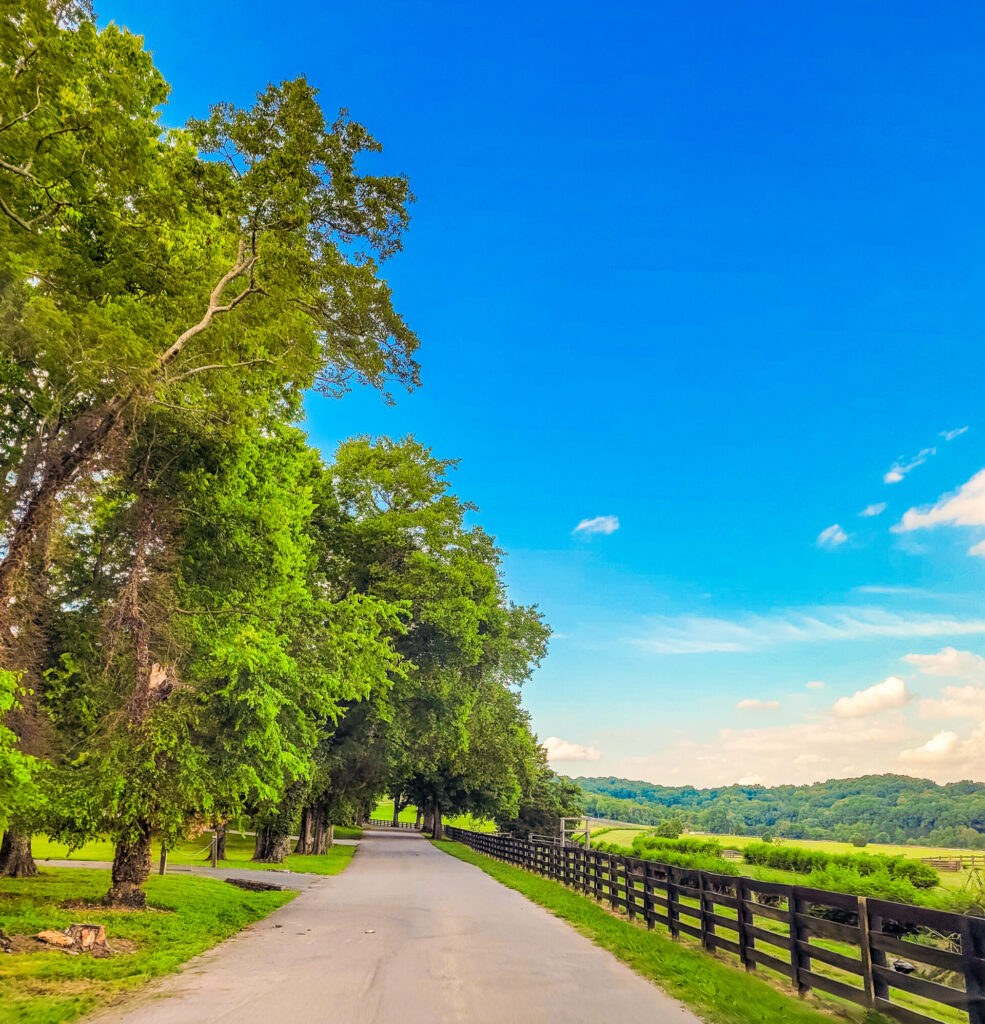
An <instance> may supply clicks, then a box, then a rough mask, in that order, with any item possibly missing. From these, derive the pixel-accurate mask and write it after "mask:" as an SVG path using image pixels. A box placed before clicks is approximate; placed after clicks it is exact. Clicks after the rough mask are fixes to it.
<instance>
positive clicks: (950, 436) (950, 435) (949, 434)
mask: <svg viewBox="0 0 985 1024" xmlns="http://www.w3.org/2000/svg"><path fill="white" fill-rule="evenodd" d="M967 429H968V428H967V427H958V428H957V430H942V431H941V432H940V436H941V437H943V438H944V440H945V441H953V440H954V439H955V438H956V437H960V436H961V435H962V434H963V433H964V432H965V431H966V430H967Z"/></svg>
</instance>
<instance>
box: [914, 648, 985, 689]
mask: <svg viewBox="0 0 985 1024" xmlns="http://www.w3.org/2000/svg"><path fill="white" fill-rule="evenodd" d="M903 660H904V661H905V662H907V664H909V665H913V666H914V667H915V668H917V669H919V670H920V671H921V672H922V673H923V674H924V675H927V676H944V677H945V678H948V679H967V680H972V681H975V682H982V683H985V658H982V657H981V656H980V655H977V654H972V652H971V651H958V650H955V649H954V648H953V647H943V648H941V650H939V651H938V652H937V653H936V654H907V655H905V656H904V657H903Z"/></svg>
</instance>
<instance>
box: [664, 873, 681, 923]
mask: <svg viewBox="0 0 985 1024" xmlns="http://www.w3.org/2000/svg"><path fill="white" fill-rule="evenodd" d="M676 874H677V869H676V868H672V867H669V866H668V868H667V922H668V924H669V926H670V937H671V938H672V939H679V938H680V937H681V930H680V928H679V927H678V922H679V921H680V916H681V915H680V910H679V906H680V905H679V903H678V902H677V900H678V894H677V878H676V877H675V876H676Z"/></svg>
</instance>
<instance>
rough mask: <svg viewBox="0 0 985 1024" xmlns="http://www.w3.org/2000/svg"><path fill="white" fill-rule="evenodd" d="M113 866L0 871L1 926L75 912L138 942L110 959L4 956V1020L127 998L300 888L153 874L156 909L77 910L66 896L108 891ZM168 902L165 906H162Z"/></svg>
mask: <svg viewBox="0 0 985 1024" xmlns="http://www.w3.org/2000/svg"><path fill="white" fill-rule="evenodd" d="M108 888H109V872H108V871H93V870H86V869H81V868H42V874H41V875H39V876H38V877H37V878H28V879H0V927H2V928H3V929H4V930H5V931H6V932H7V933H8V934H9V935H34V934H36V933H37V932H38V931H39V930H41V929H42V928H57V929H62V928H65V927H66V926H68V925H69V924H72V923H73V922H75V921H96V922H99V923H100V924H104V925H105V926H106V933H107V937H108V938H109V942H110V944H111V945H112V944H113V943H114V941H116V942H118V943H119V944H120V946H121V947H126V948H127V949H128V950H130V951H128V952H121V953H118V954H117V955H115V956H113V957H110V958H108V959H105V960H99V959H95V958H93V957H91V956H88V955H85V954H81V955H79V956H69V955H67V954H65V953H62V952H61V951H59V950H54V949H53V950H50V951H49V950H41V951H39V952H37V953H34V952H30V953H14V954H6V955H2V956H0V992H2V997H0V1024H15V1022H16V1024H61V1022H63V1021H70V1020H73V1019H74V1018H76V1017H78V1016H80V1015H81V1014H83V1013H85V1012H87V1011H88V1010H90V1009H92V1008H93V1007H95V1006H97V1005H104V1004H106V1003H108V1002H112V1001H114V1000H115V999H117V998H119V997H120V996H121V995H123V994H124V993H125V992H128V991H130V990H132V989H134V988H136V987H138V986H139V985H142V984H144V983H145V982H146V981H148V980H149V979H150V978H152V977H156V976H158V975H162V974H168V973H170V972H172V971H174V970H175V969H176V968H177V967H178V966H179V965H180V964H182V963H184V962H185V961H186V960H188V959H190V958H191V957H193V956H195V955H196V954H197V953H201V952H202V951H203V950H205V949H208V948H209V947H210V946H214V945H215V944H216V943H217V942H220V941H222V940H223V939H225V938H227V937H228V936H230V935H232V934H233V933H234V932H237V931H239V930H240V929H241V928H243V927H245V926H246V925H248V924H250V923H251V922H253V921H257V920H259V919H260V918H262V917H265V916H266V915H267V914H269V913H270V912H271V911H272V910H275V909H276V908H277V907H279V906H281V905H282V904H284V903H287V902H288V901H289V900H291V899H293V897H294V896H295V895H297V894H296V893H294V892H265V893H253V892H244V891H243V890H242V889H237V888H235V887H234V886H232V885H226V884H225V883H224V882H221V881H218V880H216V879H212V878H196V877H191V876H188V875H172V876H167V877H165V878H159V877H158V876H156V875H155V876H152V877H151V878H150V880H149V881H148V882H147V887H146V888H147V899H148V906H149V909H148V910H142V911H112V910H104V909H103V908H102V907H99V908H95V909H86V908H82V909H76V910H68V909H65V908H63V907H62V903H64V901H66V900H69V899H71V900H79V899H81V900H86V901H90V900H91V901H98V900H99V899H100V898H101V897H102V895H103V894H104V893H105V892H106V890H107V889H108ZM162 911H163V912H162Z"/></svg>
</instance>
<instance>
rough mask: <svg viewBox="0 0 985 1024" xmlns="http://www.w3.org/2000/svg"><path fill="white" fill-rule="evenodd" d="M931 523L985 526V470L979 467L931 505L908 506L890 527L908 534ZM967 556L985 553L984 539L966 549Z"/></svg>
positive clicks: (930, 525) (923, 528)
mask: <svg viewBox="0 0 985 1024" xmlns="http://www.w3.org/2000/svg"><path fill="white" fill-rule="evenodd" d="M934 526H985V469H980V470H979V471H978V472H977V473H976V474H975V475H974V476H973V477H972V478H971V479H970V480H969V481H968V482H967V483H964V484H962V485H961V486H960V487H959V488H958V489H957V490H956V491H952V492H951V493H950V494H944V495H942V496H941V497H940V498H938V499H937V501H936V503H935V504H933V505H925V506H922V507H920V508H911V509H907V510H906V512H904V513H903V518H902V519H901V520H900V521H899V522H898V523H897V524H896V525H895V526H894V527H893V528H892V529H893V532H894V533H910V532H912V531H913V530H925V529H928V528H930V527H934ZM968 554H969V555H985V541H980V542H978V543H977V544H974V545H973V546H972V547H970V548H969V549H968Z"/></svg>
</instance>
